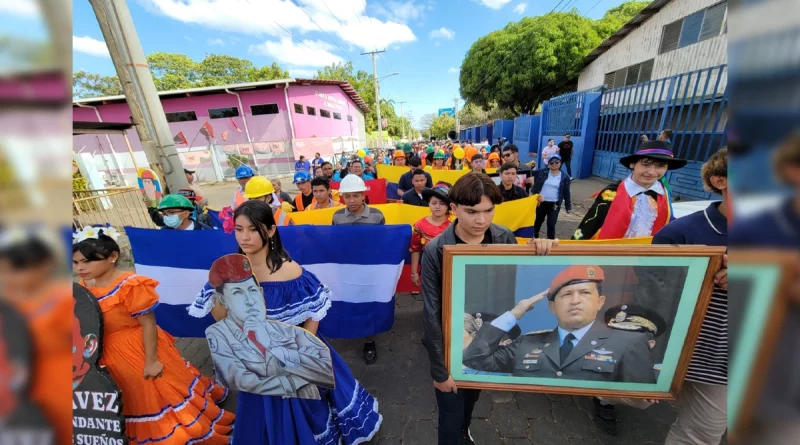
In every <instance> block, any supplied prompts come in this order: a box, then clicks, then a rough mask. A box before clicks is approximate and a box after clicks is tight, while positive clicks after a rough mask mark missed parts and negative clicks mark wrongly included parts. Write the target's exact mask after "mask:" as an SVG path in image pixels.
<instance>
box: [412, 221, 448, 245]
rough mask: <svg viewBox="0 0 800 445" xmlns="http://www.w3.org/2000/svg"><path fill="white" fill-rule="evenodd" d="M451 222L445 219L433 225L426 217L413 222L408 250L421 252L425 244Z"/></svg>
mask: <svg viewBox="0 0 800 445" xmlns="http://www.w3.org/2000/svg"><path fill="white" fill-rule="evenodd" d="M451 223H452V221H450V220H449V219H446V220H444V222H443V223H442V224H441V225H438V226H434V225H433V224H431V223H430V222H429V221H428V218H427V217H425V218H422V219H420V220H419V221H417V222H415V223H414V226H413V228H412V231H411V249H410V250H411V251H412V252H422V249H423V248H424V247H425V244H427V243H428V242H429V241H430V240H432V239H434V238H436V236H437V235H439V234H440V233H442V232H444V229H446V228H448V227H449V226H450V224H451Z"/></svg>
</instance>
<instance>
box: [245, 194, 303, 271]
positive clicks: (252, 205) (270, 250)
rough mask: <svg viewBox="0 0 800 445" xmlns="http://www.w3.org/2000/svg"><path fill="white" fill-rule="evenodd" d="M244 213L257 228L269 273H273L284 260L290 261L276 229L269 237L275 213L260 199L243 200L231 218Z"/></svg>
mask: <svg viewBox="0 0 800 445" xmlns="http://www.w3.org/2000/svg"><path fill="white" fill-rule="evenodd" d="M242 215H244V216H245V217H246V218H247V219H248V220H250V223H251V224H252V225H253V226H255V228H256V230H258V234H259V235H261V242H262V243H264V245H265V246H267V267H268V268H269V271H270V272H271V273H275V272H277V271H278V269H280V268H281V266H283V263H284V261H287V262H288V261H292V258H291V257H290V256H289V253H288V252H286V250H284V248H283V243H282V242H281V235H280V232H279V231H278V230H275V235H273V236H272V238H270V237H269V235H268V231H269V229H270V228H271V227H272V226H274V225H276V224H275V215H273V214H272V209H271V208H270V207H269V206H268V205H267V204H266V203H264V202H262V201H255V200H250V201H245V202H244V203H243V204H242V205H240V206H239V207H236V211H234V212H233V220H234V221H236V218H238V217H239V216H242ZM239 253H240V254H242V255H244V252H243V251H242V249H241V248H239Z"/></svg>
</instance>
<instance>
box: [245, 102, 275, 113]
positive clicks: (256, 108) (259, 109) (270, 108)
mask: <svg viewBox="0 0 800 445" xmlns="http://www.w3.org/2000/svg"><path fill="white" fill-rule="evenodd" d="M250 112H251V113H252V114H253V116H259V115H262V114H278V104H262V105H250Z"/></svg>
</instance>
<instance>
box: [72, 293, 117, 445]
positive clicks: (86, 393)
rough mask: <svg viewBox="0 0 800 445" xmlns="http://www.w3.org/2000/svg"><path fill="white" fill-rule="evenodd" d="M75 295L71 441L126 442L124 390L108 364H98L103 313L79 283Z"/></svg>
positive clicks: (101, 347) (93, 298) (94, 299)
mask: <svg viewBox="0 0 800 445" xmlns="http://www.w3.org/2000/svg"><path fill="white" fill-rule="evenodd" d="M72 297H73V298H74V299H75V310H74V312H73V316H72V441H73V443H87V444H88V443H101V442H102V443H113V444H120V445H122V444H125V443H127V439H126V437H125V418H124V417H123V416H122V392H121V391H120V390H119V387H118V386H117V384H116V383H114V381H113V380H112V379H111V376H110V375H109V373H108V371H107V370H106V369H105V367H99V366H98V365H97V363H98V361H99V360H100V355H101V353H102V350H103V313H102V312H101V310H100V305H99V304H98V303H97V299H96V298H95V297H94V295H92V294H91V292H89V291H88V290H87V289H86V288H85V287H83V286H81V285H80V284H77V283H75V284H73V285H72ZM106 441H107V442H106Z"/></svg>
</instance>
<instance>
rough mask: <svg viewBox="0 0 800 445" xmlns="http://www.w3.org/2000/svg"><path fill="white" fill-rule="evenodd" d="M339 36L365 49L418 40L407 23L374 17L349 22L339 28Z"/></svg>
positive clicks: (381, 47)
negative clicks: (384, 20) (386, 20)
mask: <svg viewBox="0 0 800 445" xmlns="http://www.w3.org/2000/svg"><path fill="white" fill-rule="evenodd" d="M338 34H339V36H340V37H341V38H342V39H344V41H346V42H350V43H352V44H354V45H356V46H357V47H359V48H361V49H365V50H371V49H375V48H378V49H383V48H386V47H388V46H389V45H391V44H393V43H408V42H413V41H415V40H417V37H416V36H415V35H414V32H412V31H411V28H409V27H408V26H406V25H402V24H400V23H395V22H391V21H389V22H382V21H380V20H378V19H376V18H374V17H372V18H369V17H368V18H365V19H361V22H349V23H347V24H346V26H345V27H344V28H341V29H339V30H338Z"/></svg>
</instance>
